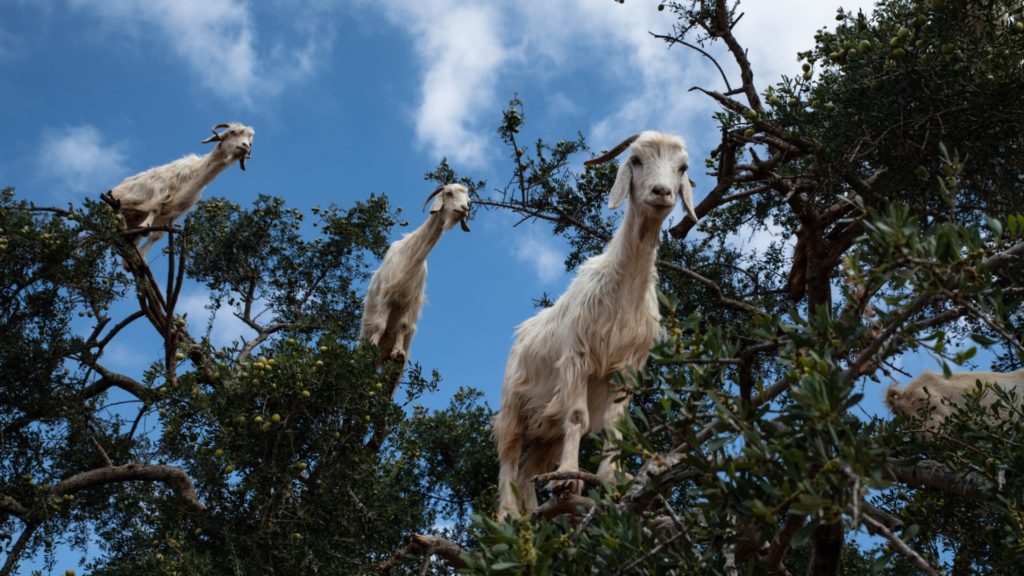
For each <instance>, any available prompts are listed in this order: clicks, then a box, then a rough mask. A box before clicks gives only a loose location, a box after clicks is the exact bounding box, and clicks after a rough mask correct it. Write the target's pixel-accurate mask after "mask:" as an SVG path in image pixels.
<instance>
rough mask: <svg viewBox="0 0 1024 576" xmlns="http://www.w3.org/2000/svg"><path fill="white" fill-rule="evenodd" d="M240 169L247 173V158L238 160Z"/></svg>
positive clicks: (243, 157)
mask: <svg viewBox="0 0 1024 576" xmlns="http://www.w3.org/2000/svg"><path fill="white" fill-rule="evenodd" d="M238 167H239V168H241V169H242V172H245V156H242V157H241V158H239V159H238Z"/></svg>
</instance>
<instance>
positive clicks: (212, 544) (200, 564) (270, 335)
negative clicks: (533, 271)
mask: <svg viewBox="0 0 1024 576" xmlns="http://www.w3.org/2000/svg"><path fill="white" fill-rule="evenodd" d="M312 212H313V215H314V218H315V224H314V226H315V228H313V230H312V232H313V233H314V234H315V236H316V237H315V238H311V237H310V236H311V231H310V230H306V231H305V233H304V234H303V233H302V232H303V230H302V224H303V221H304V215H303V213H302V212H301V211H299V210H298V209H291V208H287V207H285V205H284V203H283V201H282V200H280V199H278V198H271V197H260V198H259V199H258V200H257V201H256V202H255V203H254V205H253V206H252V207H251V208H248V209H245V208H242V207H240V206H239V205H237V204H234V203H231V202H228V201H226V200H223V199H212V200H208V201H204V202H202V203H201V204H200V205H198V206H197V208H196V209H195V211H194V212H193V213H192V214H191V215H190V216H189V217H188V219H187V221H186V222H185V224H184V227H183V228H181V229H171V230H167V231H168V232H169V235H168V238H169V242H168V245H167V249H166V251H165V253H166V255H165V256H161V257H159V258H156V259H154V260H160V261H161V263H163V262H162V261H163V259H166V270H163V269H162V268H160V270H161V273H160V274H159V276H160V277H159V278H158V277H157V274H155V273H154V271H153V270H154V269H151V268H150V267H149V266H147V265H146V264H145V263H144V262H143V261H142V260H141V259H140V258H139V257H138V254H137V253H136V252H135V250H134V248H133V247H132V243H131V242H130V237H131V236H132V235H133V234H138V233H140V232H144V231H140V230H124V225H123V220H119V219H118V217H117V213H116V212H115V211H114V210H112V209H111V207H109V206H107V205H106V204H103V203H99V202H92V201H85V202H84V204H83V205H82V206H80V207H75V206H71V207H68V208H48V207H38V206H35V205H34V204H32V203H30V202H27V201H19V200H17V199H16V197H15V194H14V191H13V190H12V189H7V190H4V191H3V194H2V196H0V253H2V257H0V269H2V273H0V281H2V283H0V309H2V310H3V312H2V313H0V339H2V342H0V348H2V351H0V381H2V383H3V385H2V386H0V426H2V428H0V454H2V458H0V532H2V533H3V536H5V537H6V538H7V547H6V549H5V553H6V554H5V557H4V562H3V565H2V568H0V574H3V575H5V576H6V575H8V574H16V573H22V572H21V571H19V566H22V565H23V562H24V561H25V559H26V558H27V557H28V556H29V555H36V557H38V558H43V559H47V561H48V562H49V563H50V564H51V565H53V563H54V562H55V561H56V556H55V554H54V551H55V550H56V549H57V547H58V546H61V545H65V546H70V547H71V548H72V549H74V548H76V547H82V548H83V549H84V548H85V547H87V546H88V547H89V550H90V551H91V565H90V566H89V568H91V572H92V573H94V574H132V575H140V574H154V575H155V574H162V575H163V574H180V575H185V574H188V575H193V574H254V573H261V574H307V573H331V574H341V573H358V572H363V571H368V570H371V569H373V568H374V567H375V566H377V565H378V564H380V563H382V562H384V561H386V560H387V559H388V558H389V557H390V555H391V553H392V552H393V550H394V549H396V548H398V547H400V546H402V545H404V544H405V543H406V542H407V540H408V538H409V537H410V535H412V534H413V533H416V532H424V531H427V530H429V529H430V528H431V527H432V526H434V525H435V524H437V523H438V522H440V521H442V520H446V519H453V522H454V525H455V526H456V527H458V526H460V522H461V524H465V521H460V519H464V518H467V517H468V515H469V512H470V511H471V510H487V509H488V506H491V502H492V500H493V496H492V494H493V493H494V489H493V480H492V479H491V477H492V476H493V474H494V473H496V464H495V463H494V456H493V447H492V443H491V440H490V433H489V420H490V411H489V410H488V409H487V408H486V407H485V406H483V404H482V403H481V401H480V395H479V393H477V392H475V391H472V390H462V391H460V392H459V393H458V394H456V396H455V397H454V398H452V399H451V401H450V407H449V408H448V409H446V410H441V411H428V410H426V409H425V408H423V407H422V406H419V405H415V404H414V403H415V402H416V400H417V398H419V397H420V396H421V395H422V394H423V393H424V392H426V391H430V390H433V389H436V386H437V383H438V381H439V375H437V374H436V373H435V374H433V375H423V374H421V371H420V369H419V367H418V366H414V367H412V368H411V369H409V370H408V371H406V372H405V374H404V375H402V374H400V373H399V372H400V370H399V369H398V367H397V366H391V365H386V366H383V367H379V366H376V365H375V362H374V358H375V351H372V350H369V349H368V347H367V346H360V345H359V343H358V342H357V333H358V326H359V315H360V311H361V307H362V297H361V294H360V292H361V286H362V284H363V283H364V282H365V281H366V280H367V278H368V269H369V267H370V265H371V264H372V263H373V261H374V260H375V259H376V258H379V257H380V256H381V255H382V254H383V251H384V249H386V247H387V236H388V232H389V230H390V229H391V227H392V226H393V225H394V224H395V223H396V222H397V212H396V211H395V210H393V209H392V208H391V206H390V205H389V204H388V202H387V200H386V199H385V198H384V197H380V196H371V197H370V198H369V199H368V200H366V201H363V202H357V203H356V204H355V205H354V206H352V207H351V208H348V209H342V208H339V207H333V206H332V207H330V208H326V209H319V208H314V209H312ZM122 258H125V259H126V261H127V263H128V270H122V268H121V260H122ZM164 272H166V274H164ZM187 283H192V285H193V287H195V286H200V287H202V288H205V290H206V291H208V293H209V295H210V296H209V297H210V300H209V306H208V308H209V309H210V310H211V311H217V310H219V309H220V310H227V311H230V312H231V313H233V314H235V315H236V316H237V317H238V318H239V319H240V320H241V321H242V322H244V323H245V324H246V326H248V327H249V328H250V329H251V331H249V332H247V334H239V335H238V338H237V340H235V341H234V342H233V343H232V344H231V345H227V346H223V345H222V346H217V345H214V344H213V343H212V342H211V340H210V338H209V330H207V331H206V333H205V334H194V333H191V332H190V331H189V326H190V323H189V322H187V321H186V320H185V318H183V317H182V315H181V313H180V312H179V310H178V303H179V297H180V295H181V290H182V287H183V286H184V285H185V284H187ZM193 289H194V288H193ZM115 310H121V311H122V313H121V314H120V315H116V314H115V312H114V311H115ZM79 317H80V318H79ZM212 318H213V316H212V312H211V324H212ZM135 323H138V324H141V325H144V326H146V327H147V330H151V333H152V334H153V335H154V336H155V338H154V339H153V340H154V341H155V342H158V343H160V344H161V346H159V347H158V352H157V353H156V354H154V355H153V357H151V358H144V359H143V364H144V365H147V367H146V368H145V369H141V370H140V371H139V373H138V374H122V373H118V372H116V371H114V370H112V369H111V368H110V366H109V364H110V363H109V362H108V360H107V357H108V354H109V351H110V349H111V348H112V347H113V346H114V345H116V344H117V343H118V342H119V340H120V339H122V338H123V337H124V336H125V334H126V333H127V332H126V328H127V327H129V326H130V325H132V324H135ZM191 325H195V324H194V323H191ZM83 326H84V328H83ZM137 328H138V326H132V329H137ZM128 332H130V331H128ZM396 383H400V384H401V385H402V387H401V390H402V391H400V392H399V394H397V395H396V396H395V400H392V398H391V395H389V394H388V393H387V392H388V390H389V389H390V388H391V387H392V386H394V385H395V384H396ZM469 444H471V445H474V446H478V447H480V450H479V452H478V453H476V454H475V455H474V456H473V457H468V458H466V457H462V455H461V454H460V450H459V447H460V446H464V445H469ZM462 532H464V531H463V530H459V532H458V533H462ZM97 544H98V549H97V547H96V545H97ZM57 568H58V569H59V571H60V572H61V573H63V572H64V568H65V567H63V566H59V565H58V566H57Z"/></svg>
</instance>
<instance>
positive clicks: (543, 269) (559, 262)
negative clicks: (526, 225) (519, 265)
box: [512, 230, 565, 284]
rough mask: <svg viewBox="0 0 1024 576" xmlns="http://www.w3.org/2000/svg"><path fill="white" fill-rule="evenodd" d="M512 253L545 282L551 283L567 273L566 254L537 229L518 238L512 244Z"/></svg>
mask: <svg viewBox="0 0 1024 576" xmlns="http://www.w3.org/2000/svg"><path fill="white" fill-rule="evenodd" d="M512 255H513V256H515V258H516V260H519V261H520V262H523V263H526V264H528V265H529V266H530V267H532V268H533V270H534V272H536V274H537V279H538V280H540V281H541V282H542V283H544V284H551V283H553V282H555V281H556V280H558V279H559V278H561V277H562V275H563V274H565V255H564V254H562V253H561V251H559V250H558V248H556V247H555V246H554V245H553V243H552V242H551V240H550V239H548V238H544V237H542V236H540V234H538V233H537V232H535V231H532V230H531V231H529V232H527V233H526V234H522V235H520V236H519V237H517V238H516V241H515V244H513V245H512Z"/></svg>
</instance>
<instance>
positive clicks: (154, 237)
mask: <svg viewBox="0 0 1024 576" xmlns="http://www.w3.org/2000/svg"><path fill="white" fill-rule="evenodd" d="M163 237H164V233H163V232H153V233H152V234H150V235H149V237H148V238H146V241H145V242H143V243H142V246H140V247H139V256H142V261H143V262H145V261H146V253H147V252H149V249H150V248H151V247H152V246H153V244H154V243H155V242H156V241H157V240H159V239H161V238H163Z"/></svg>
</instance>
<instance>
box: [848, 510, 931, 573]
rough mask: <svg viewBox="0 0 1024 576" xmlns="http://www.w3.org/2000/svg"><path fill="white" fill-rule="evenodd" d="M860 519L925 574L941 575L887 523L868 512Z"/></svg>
mask: <svg viewBox="0 0 1024 576" xmlns="http://www.w3.org/2000/svg"><path fill="white" fill-rule="evenodd" d="M860 521H861V522H862V523H863V524H864V525H865V526H867V527H868V529H869V530H873V531H875V532H877V533H878V534H881V535H882V536H883V537H884V538H885V539H886V540H888V541H889V543H890V544H892V547H893V548H895V549H896V551H897V552H899V553H900V554H902V555H903V556H904V557H905V558H907V559H908V560H910V561H911V562H912V563H913V564H914V566H917V568H918V569H919V570H921V571H922V572H924V573H925V574H928V576H939V573H938V572H936V571H935V569H934V568H932V567H931V565H930V564H928V562H927V561H926V560H925V559H924V558H922V557H921V555H920V554H918V553H917V552H915V551H914V550H913V549H912V548H911V547H910V546H907V543H906V542H904V541H903V540H901V539H900V537H899V536H897V535H895V534H893V533H892V531H890V530H889V529H888V528H886V526H885V524H882V523H881V522H879V521H878V520H875V519H874V518H872V517H871V516H870V515H867V514H865V515H863V516H861V517H860Z"/></svg>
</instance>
